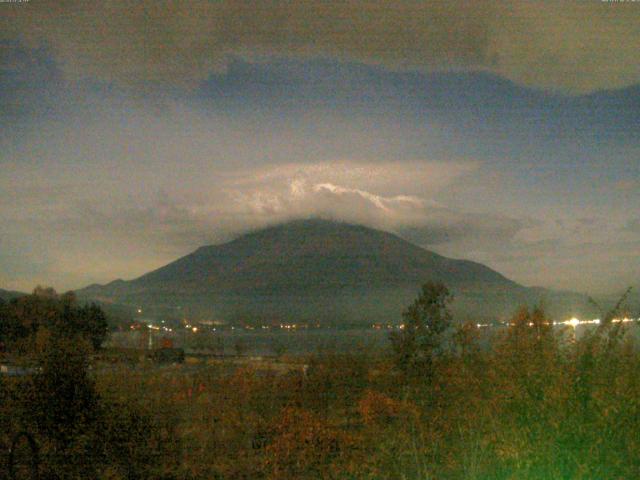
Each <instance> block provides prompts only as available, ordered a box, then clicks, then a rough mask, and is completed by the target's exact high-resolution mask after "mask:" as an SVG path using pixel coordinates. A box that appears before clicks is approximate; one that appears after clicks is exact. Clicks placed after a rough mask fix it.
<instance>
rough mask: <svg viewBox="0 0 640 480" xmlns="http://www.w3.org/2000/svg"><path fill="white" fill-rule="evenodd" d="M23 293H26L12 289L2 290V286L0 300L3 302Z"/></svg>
mask: <svg viewBox="0 0 640 480" xmlns="http://www.w3.org/2000/svg"><path fill="white" fill-rule="evenodd" d="M24 295H27V294H26V293H22V292H15V291H12V290H3V289H2V288H0V300H4V301H5V302H8V301H9V300H11V299H12V298H17V297H22V296H24Z"/></svg>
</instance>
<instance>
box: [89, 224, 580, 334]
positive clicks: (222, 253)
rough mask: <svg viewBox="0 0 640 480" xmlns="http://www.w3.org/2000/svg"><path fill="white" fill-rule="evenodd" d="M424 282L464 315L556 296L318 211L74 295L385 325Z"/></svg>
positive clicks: (231, 314)
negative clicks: (441, 288) (445, 293)
mask: <svg viewBox="0 0 640 480" xmlns="http://www.w3.org/2000/svg"><path fill="white" fill-rule="evenodd" d="M429 280H432V281H440V282H443V283H445V284H446V285H447V286H449V287H450V288H451V289H452V291H453V292H454V295H455V297H456V301H455V303H454V311H455V312H456V313H457V314H458V316H462V317H469V318H472V317H473V318H488V317H492V318H496V317H504V316H505V315H508V314H510V313H511V312H512V310H513V309H515V308H516V307H517V305H519V304H522V303H531V302H532V301H537V300H539V299H540V297H541V296H543V295H544V296H552V297H558V294H555V293H552V292H546V295H545V292H542V291H541V290H540V289H528V288H525V287H523V286H521V285H518V284H517V283H515V282H513V281H511V280H509V279H507V278H505V277H504V276H502V275H501V274H499V273H498V272H496V271H494V270H492V269H490V268H488V267H486V266H484V265H481V264H479V263H475V262H471V261H467V260H455V259H450V258H447V257H443V256H441V255H438V254H436V253H434V252H431V251H429V250H425V249H423V248H420V247H418V246H416V245H414V244H412V243H409V242H407V241H406V240H403V239H402V238H400V237H398V236H396V235H394V234H391V233H388V232H383V231H380V230H374V229H371V228H367V227H364V226H359V225H351V224H347V223H340V222H334V221H328V220H319V219H313V220H296V221H292V222H289V223H285V224H281V225H277V226H273V227H269V228H266V229H263V230H258V231H254V232H251V233H248V234H245V235H243V236H241V237H239V238H237V239H235V240H233V241H231V242H228V243H225V244H221V245H211V246H205V247H201V248H199V249H197V250H196V251H194V252H193V253H191V254H189V255H186V256H184V257H182V258H179V259H178V260H176V261H174V262H172V263H169V264H168V265H166V266H164V267H161V268H159V269H157V270H154V271H152V272H149V273H147V274H145V275H143V276H141V277H139V278H137V279H134V280H131V281H122V280H116V281H114V282H111V283H109V284H107V285H103V286H100V285H92V286H90V287H87V288H85V289H83V290H80V291H79V292H78V293H79V295H81V296H83V297H90V298H95V299H98V300H102V301H109V302H115V303H123V304H129V305H136V306H143V305H148V306H156V307H158V306H162V307H165V308H169V309H170V308H178V307H180V308H181V309H182V308H188V309H190V311H191V312H192V313H193V314H195V315H197V316H202V317H207V318H214V319H218V320H222V321H242V322H265V321H266V322H280V321H294V322H298V323H301V322H313V323H318V322H320V323H332V324H333V323H338V324H344V323H349V324H351V323H373V322H380V321H382V322H385V323H391V322H396V321H398V320H399V319H400V313H401V312H402V309H403V308H404V307H405V306H406V305H407V304H408V303H410V302H411V300H412V299H413V298H414V297H415V295H416V293H417V292H418V289H419V287H420V285H421V284H423V283H424V282H426V281H429ZM563 297H567V295H564V296H563ZM578 297H579V296H577V295H573V296H572V301H576V300H578ZM563 303H566V298H563Z"/></svg>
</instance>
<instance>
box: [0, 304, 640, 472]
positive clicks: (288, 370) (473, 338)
mask: <svg viewBox="0 0 640 480" xmlns="http://www.w3.org/2000/svg"><path fill="white" fill-rule="evenodd" d="M514 318H515V322H514V325H513V326H511V327H510V328H508V329H503V330H501V331H500V332H497V333H496V334H495V335H493V336H492V337H491V338H490V339H489V340H487V339H484V340H483V341H482V342H480V339H479V337H478V332H479V331H478V329H477V328H474V326H466V327H460V328H457V329H456V330H455V332H453V333H452V335H451V336H450V337H449V338H448V344H447V347H446V349H443V350H442V351H441V352H440V353H439V354H438V355H437V356H435V357H434V358H433V361H432V362H430V363H422V364H421V363H419V362H414V363H412V364H410V365H407V364H404V365H403V364H402V362H401V361H400V360H399V357H398V352H397V351H395V350H394V349H392V348H390V344H389V343H387V344H386V345H384V346H383V345H381V346H380V348H366V347H365V348H354V349H352V351H349V353H337V352H335V351H334V352H331V351H324V352H319V353H310V354H288V353H282V354H281V355H280V356H279V357H277V358H269V359H267V360H265V359H262V360H255V361H249V360H247V361H244V362H238V361H231V360H226V361H225V360H221V361H217V362H208V363H207V362H201V363H198V364H191V363H189V362H187V363H186V364H183V365H169V366H157V365H154V364H151V363H148V362H147V363H143V364H136V365H134V366H130V365H127V364H121V365H113V364H109V365H101V364H96V365H94V366H93V367H92V368H91V369H90V370H89V371H88V373H87V376H86V382H85V384H86V385H87V386H88V387H89V388H90V389H92V390H91V392H93V393H91V392H89V393H91V395H89V394H87V395H88V397H90V401H88V402H86V403H85V404H82V405H80V404H78V403H77V400H76V403H75V404H74V405H65V404H64V400H60V401H61V402H62V404H56V403H55V399H54V398H47V399H40V400H38V399H37V398H33V396H29V395H28V394H25V392H29V391H32V390H30V388H31V387H32V385H31V383H33V382H34V380H33V379H29V378H19V379H13V380H3V381H4V384H3V385H2V390H1V391H2V392H3V403H2V416H1V417H0V419H1V422H2V426H3V427H4V428H3V430H2V431H3V432H5V433H3V436H2V437H1V438H2V443H3V444H4V445H7V444H8V442H9V441H10V438H9V432H15V431H17V430H19V429H25V428H26V429H27V430H29V431H32V432H35V433H34V435H35V437H36V439H37V442H38V445H39V448H40V455H41V465H40V469H41V473H43V474H44V473H46V474H49V475H53V474H54V473H55V474H56V475H58V476H59V477H60V478H105V479H106V478H110V479H117V478H150V479H151V478H153V479H155V478H167V479H168V478H175V479H212V478H220V479H260V478H264V479H287V478H291V479H318V478H336V479H338V478H344V479H356V478H357V479H403V478H404V479H487V480H488V479H492V480H493V479H515V478H517V479H536V480H538V479H559V478H566V479H602V478H607V479H616V478H620V479H623V478H624V479H628V478H637V476H638V474H640V445H639V444H638V442H639V440H638V437H637V431H638V429H639V428H640V416H639V415H638V414H639V406H640V381H639V380H638V379H640V351H639V350H638V345H637V343H636V340H635V335H634V333H635V332H634V331H633V330H635V329H636V328H637V327H636V326H635V325H631V326H624V325H620V324H617V325H616V324H611V323H608V324H604V325H602V326H601V327H600V328H597V329H592V330H590V331H588V332H584V333H583V335H582V336H581V337H579V338H576V337H575V336H574V332H573V330H572V329H571V328H570V327H566V328H563V329H553V328H549V327H548V325H546V323H545V322H544V321H541V318H540V317H536V314H533V313H528V312H526V311H521V312H520V313H519V314H518V315H516V317H514ZM530 324H532V325H530ZM75 379H76V381H75V385H76V387H75V388H78V387H77V386H78V385H82V384H83V383H82V382H78V381H77V379H78V377H77V374H76V376H75ZM60 383H61V381H60V378H57V379H56V382H55V383H54V385H53V386H51V385H50V386H51V388H53V389H56V388H60V387H59V385H60ZM38 402H45V404H46V405H47V406H48V408H49V409H50V410H49V411H48V412H47V413H46V414H44V415H43V413H42V412H41V411H38V410H37V408H38V405H42V403H38ZM52 402H53V403H52ZM65 408H66V409H71V408H72V409H73V411H74V415H72V416H71V417H69V416H65ZM30 409H31V411H30ZM56 411H57V413H55V412H56ZM54 413H55V414H56V415H58V416H57V417H56V419H57V422H58V423H57V424H56V425H57V426H58V427H59V426H60V422H66V425H67V426H68V427H69V430H68V431H60V430H59V429H56V428H52V426H51V425H50V424H49V423H47V422H48V421H49V420H50V418H49V417H48V416H47V415H53V414H54ZM17 450H18V453H19V454H20V458H22V461H23V463H25V464H26V463H28V455H27V451H26V444H24V443H22V444H21V445H19V447H18V449H17ZM0 478H2V480H5V478H6V476H5V477H2V475H1V474H0ZM45 478H48V477H45Z"/></svg>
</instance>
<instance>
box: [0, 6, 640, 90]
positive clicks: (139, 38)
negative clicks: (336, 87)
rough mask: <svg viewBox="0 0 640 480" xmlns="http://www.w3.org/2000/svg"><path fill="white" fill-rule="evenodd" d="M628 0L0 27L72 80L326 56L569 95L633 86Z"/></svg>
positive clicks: (187, 78) (109, 16)
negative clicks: (479, 76) (487, 74)
mask: <svg viewBox="0 0 640 480" xmlns="http://www.w3.org/2000/svg"><path fill="white" fill-rule="evenodd" d="M626 3H627V4H630V3H631V2H626ZM634 7H636V5H624V4H621V3H618V2H577V1H576V2H548V1H530V2H529V1H526V2H525V1H517V2H511V3H503V2H495V1H489V0H473V1H471V0H448V1H439V0H437V1H432V2H414V1H410V0H407V1H393V2H391V1H389V0H374V1H368V2H312V1H310V0H301V1H294V2H286V3H285V2H239V1H236V0H227V1H218V2H204V1H202V2H200V1H195V2H172V1H158V0H143V1H133V0H119V1H110V2H86V1H82V0H67V1H60V2H55V3H50V4H47V5H46V6H45V5H44V4H41V3H40V2H28V3H23V4H11V3H8V4H4V5H2V6H1V7H0V8H2V17H0V18H1V19H0V30H1V31H2V32H4V36H5V37H7V38H12V39H15V38H19V39H20V40H21V41H25V42H27V43H28V44H29V45H32V46H40V45H45V46H48V47H49V48H50V49H51V51H52V52H53V53H54V55H55V58H56V59H57V60H58V62H59V64H60V65H61V66H62V68H63V70H64V72H65V74H66V76H67V77H68V78H70V79H78V78H81V79H82V78H96V79H100V80H104V81H118V82H123V83H127V84H135V85H138V86H139V85H143V84H148V83H149V82H152V83H153V82H164V83H166V82H169V83H176V82H178V83H181V84H184V85H188V84H193V83H194V82H198V81H199V80H202V79H204V78H206V77H207V76H208V75H209V73H210V72H212V71H222V70H224V69H225V67H226V64H227V61H228V58H229V56H237V55H240V56H243V57H245V58H249V59H253V60H260V59H263V58H267V57H270V56H273V55H276V56H286V57H298V58H300V57H302V58H308V57H318V56H323V57H329V58H334V59H338V60H346V61H358V62H364V63H368V64H381V65H384V66H386V67H387V68H391V69H421V70H424V69H436V70H443V69H444V70H460V69H464V70H488V71H493V72H496V73H498V74H500V75H503V76H505V77H507V78H509V79H512V80H515V81H517V82H520V83H523V84H527V85H531V86H536V87H542V88H551V89H556V90H568V91H574V92H583V91H591V90H596V89H602V88H617V87H621V86H625V85H629V84H632V83H635V82H637V81H638V79H639V78H640V66H638V64H637V62H634V61H633V60H634V58H635V54H636V52H637V51H638V49H639V47H640V45H639V44H638V42H639V41H640V40H639V37H638V36H637V34H636V31H637V27H638V16H637V14H636V13H637V10H633V8H634Z"/></svg>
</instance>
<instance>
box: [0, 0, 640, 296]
mask: <svg viewBox="0 0 640 480" xmlns="http://www.w3.org/2000/svg"><path fill="white" fill-rule="evenodd" d="M257 5H259V6H257ZM283 5H285V4H283V3H279V2H238V1H229V2H225V1H221V2H201V1H190V2H170V1H151V0H149V1H135V2H133V1H130V2H126V1H109V2H106V1H105V2H78V1H59V2H41V1H37V0H31V1H30V2H27V3H0V224H1V225H2V228H1V229H0V288H6V289H20V290H31V289H32V288H33V287H34V286H35V285H36V284H38V283H40V284H46V285H53V286H54V287H55V288H57V289H59V290H66V289H71V288H80V287H83V286H86V285H87V284H89V283H93V282H99V283H104V282H108V281H111V280H113V279H116V278H124V279H130V278H134V277H136V276H139V275H141V274H143V273H145V272H147V271H149V270H151V269H154V268H157V267H160V266H162V265H164V264H166V263H168V262H169V261H171V260H173V259H175V258H177V257H179V256H181V255H185V254H187V253H189V252H191V251H192V250H194V249H195V248H197V247H199V246H201V245H204V244H211V243H217V242H222V241H226V240H229V239H232V238H234V237H235V236H237V235H239V234H241V233H243V232H246V231H248V230H250V229H254V228H257V227H261V226H265V225H270V224H273V223H277V222H281V221H285V220H289V219H294V218H304V217H309V216H321V217H325V218H333V219H338V220H345V221H349V222H356V223H362V224H365V225H369V226H373V227H376V228H381V229H385V230H389V231H393V232H396V233H398V234H400V235H402V236H403V237H405V238H407V239H409V240H411V241H413V242H415V243H417V244H420V245H422V246H424V247H426V248H429V249H432V250H434V251H436V252H439V253H442V254H444V255H448V256H453V257H458V258H468V259H472V260H476V261H479V262H482V263H485V264H486V265H488V266H490V267H492V268H494V269H496V270H498V271H500V272H501V273H503V274H505V275H507V276H508V277H510V278H512V279H513V280H516V281H518V282H521V283H523V284H525V285H541V286H546V287H551V288H563V289H571V290H577V291H583V292H588V293H592V294H597V293H608V292H616V291H620V290H622V289H624V288H625V287H626V286H628V285H638V283H639V275H640V61H638V53H637V52H638V51H640V3H634V2H622V3H620V2H600V1H580V2H577V1H576V2H569V1H554V2H542V1H539V2H535V1H526V2H524V1H523V2H496V1H492V2H484V1H478V0H474V1H447V2H437V1H434V2H412V1H411V2H410V1H406V2H405V1H393V2H384V1H369V2H287V3H286V6H283Z"/></svg>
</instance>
